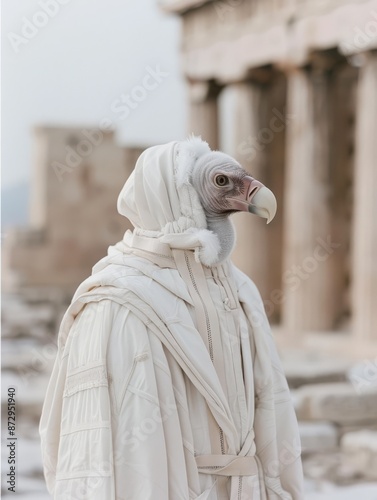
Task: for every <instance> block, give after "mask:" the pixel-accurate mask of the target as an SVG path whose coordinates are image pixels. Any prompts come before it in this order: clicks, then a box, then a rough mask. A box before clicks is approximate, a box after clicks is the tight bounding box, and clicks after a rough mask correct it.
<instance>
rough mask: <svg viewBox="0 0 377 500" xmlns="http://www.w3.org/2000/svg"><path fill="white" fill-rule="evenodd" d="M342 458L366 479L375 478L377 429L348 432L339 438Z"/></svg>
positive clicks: (376, 468) (376, 473)
mask: <svg viewBox="0 0 377 500" xmlns="http://www.w3.org/2000/svg"><path fill="white" fill-rule="evenodd" d="M341 450H342V452H343V460H344V463H345V464H346V465H347V466H350V467H353V468H354V469H355V470H356V471H357V472H358V473H359V474H360V475H362V476H365V477H366V478H367V479H377V431H371V430H361V431H357V432H348V433H347V434H345V435H344V436H343V437H342V439H341Z"/></svg>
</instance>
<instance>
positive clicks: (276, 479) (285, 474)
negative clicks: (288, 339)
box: [233, 266, 304, 500]
mask: <svg viewBox="0 0 377 500" xmlns="http://www.w3.org/2000/svg"><path fill="white" fill-rule="evenodd" d="M233 271H234V275H235V278H236V283H237V288H238V292H239V298H240V301H241V302H242V303H243V305H244V308H245V310H247V311H248V317H249V319H250V323H251V324H252V327H253V332H254V339H255V341H257V340H258V341H259V344H260V347H263V349H260V350H261V351H264V352H265V354H266V358H265V359H259V363H261V362H262V365H259V370H258V366H254V370H255V371H254V375H255V379H256V380H257V379H258V378H259V380H257V384H258V385H259V386H260V387H269V384H267V385H266V380H264V379H263V378H264V377H266V378H267V377H268V378H271V387H269V388H270V389H271V402H268V401H264V402H263V404H262V408H261V410H260V412H259V413H260V416H259V418H258V417H257V416H256V419H255V422H254V423H255V427H256V431H257V430H258V429H259V430H260V431H261V434H264V433H265V432H266V422H267V421H268V425H267V427H269V432H268V433H267V434H266V436H267V437H266V439H265V442H264V444H263V451H262V452H261V455H263V463H264V469H265V475H266V476H265V481H266V485H267V486H268V488H269V490H270V491H273V492H274V493H275V494H276V495H280V496H277V498H290V499H292V500H302V499H303V498H304V493H303V489H304V481H303V471H302V463H301V443H300V435H299V429H298V424H297V418H296V414H295V411H294V407H293V402H292V399H291V395H290V391H289V387H288V383H287V380H286V377H285V374H284V370H283V366H282V364H281V361H280V357H279V354H278V352H277V348H276V345H275V342H274V339H273V337H272V334H271V330H270V326H269V322H268V318H267V316H266V313H265V310H264V305H263V301H262V298H261V296H260V294H259V291H258V289H257V287H256V286H255V284H254V283H253V282H252V281H251V280H250V278H249V277H248V276H246V275H245V274H244V273H242V272H241V271H240V270H239V269H237V268H236V267H235V266H233ZM259 354H260V353H259ZM267 366H269V367H270V370H266V368H267ZM268 372H270V373H269V374H268ZM267 374H268V375H267ZM263 392H264V393H265V394H266V398H267V399H269V398H270V395H269V391H267V392H265V391H264V390H263ZM271 403H272V404H271ZM257 427H258V429H257ZM287 493H288V494H289V497H288V496H287ZM273 498H275V497H273Z"/></svg>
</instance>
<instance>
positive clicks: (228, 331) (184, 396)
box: [40, 143, 303, 500]
mask: <svg viewBox="0 0 377 500" xmlns="http://www.w3.org/2000/svg"><path fill="white" fill-rule="evenodd" d="M190 147H191V149H190ZM197 154H200V150H199V151H198V150H197V148H196V149H195V148H194V150H192V146H190V144H189V143H169V144H167V145H164V146H156V147H154V148H150V149H148V150H146V151H145V152H144V153H143V154H142V155H141V157H140V158H139V160H138V162H137V164H136V167H135V170H134V173H133V174H132V175H131V177H130V179H129V180H128V181H127V183H126V185H125V187H124V188H123V190H122V192H121V194H120V197H119V200H118V209H119V211H120V213H122V214H123V215H126V216H127V217H128V218H130V220H131V221H132V222H133V224H134V226H135V229H134V231H133V232H130V231H127V232H126V234H125V237H124V239H123V240H122V241H121V242H119V243H118V244H117V245H115V246H113V247H110V248H109V252H108V256H107V257H105V258H104V259H102V260H101V261H100V262H99V263H98V264H97V265H96V266H95V267H94V268H93V273H92V276H91V277H89V278H88V279H87V280H86V281H84V282H83V283H82V284H81V285H80V287H79V288H78V290H77V292H76V294H75V296H74V298H73V300H72V304H71V306H70V307H69V309H68V310H67V312H66V314H65V316H64V318H63V321H62V325H61V328H60V331H59V338H58V344H59V349H58V355H57V359H56V361H55V365H54V369H53V373H52V376H51V380H50V383H49V386H48V390H47V394H46V399H45V403H44V407H43V412H42V418H41V422H40V434H41V441H42V454H43V461H44V472H45V478H46V482H47V487H48V489H49V491H50V492H51V493H52V494H53V497H54V498H55V499H56V500H69V499H71V500H73V499H74V500H77V499H90V500H115V499H117V500H149V499H150V500H193V499H196V500H301V499H303V489H302V483H303V481H302V467H301V460H300V442H299V435H298V429H297V421H296V417H295V413H294V410H293V406H292V402H291V398H290V394H289V390H288V387H287V383H286V380H285V377H284V373H283V371H282V368H281V364H280V361H279V359H278V356H277V353H276V349H275V346H274V343H273V339H272V336H271V333H270V328H269V325H268V321H267V319H266V316H265V312H264V308H263V304H262V301H261V299H260V296H259V293H258V291H257V289H256V287H255V285H254V284H253V283H252V281H251V280H250V279H249V278H248V277H247V276H245V275H244V274H242V273H241V272H240V271H239V270H238V269H237V268H235V266H234V265H233V264H232V263H231V262H230V261H229V260H226V261H225V262H222V263H220V264H213V260H214V259H215V258H216V254H217V252H218V241H216V237H215V235H214V234H210V233H209V231H207V230H206V228H205V217H204V214H203V213H202V212H203V211H202V210H201V208H200V205H199V204H198V200H197V198H196V197H195V192H193V189H191V188H190V186H188V184H187V182H185V181H183V183H182V184H179V182H177V180H176V179H177V177H178V176H179V175H180V172H179V169H180V168H181V169H186V168H187V165H188V164H189V162H190V159H191V161H192V158H193V156H195V155H197ZM181 174H182V172H181Z"/></svg>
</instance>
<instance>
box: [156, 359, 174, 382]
mask: <svg viewBox="0 0 377 500" xmlns="http://www.w3.org/2000/svg"><path fill="white" fill-rule="evenodd" d="M153 364H154V365H155V366H157V367H158V368H159V369H160V370H161V371H162V372H164V373H165V374H166V375H168V376H169V377H170V379H171V373H170V370H169V367H168V366H166V365H164V364H163V363H161V361H159V360H158V359H153Z"/></svg>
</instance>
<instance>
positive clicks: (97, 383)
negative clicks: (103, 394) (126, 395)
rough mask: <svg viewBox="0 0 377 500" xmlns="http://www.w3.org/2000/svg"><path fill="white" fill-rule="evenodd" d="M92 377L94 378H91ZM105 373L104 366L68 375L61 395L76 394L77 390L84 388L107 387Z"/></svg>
mask: <svg viewBox="0 0 377 500" xmlns="http://www.w3.org/2000/svg"><path fill="white" fill-rule="evenodd" d="M93 379H94V380H93ZM107 386H108V380H107V373H106V369H105V367H104V366H100V367H96V368H91V369H89V370H85V373H84V374H83V375H82V372H79V373H77V374H75V375H70V376H68V377H67V382H66V387H65V389H64V393H63V397H69V396H72V395H74V394H76V393H77V392H79V391H83V390H86V389H92V388H95V387H107Z"/></svg>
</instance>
